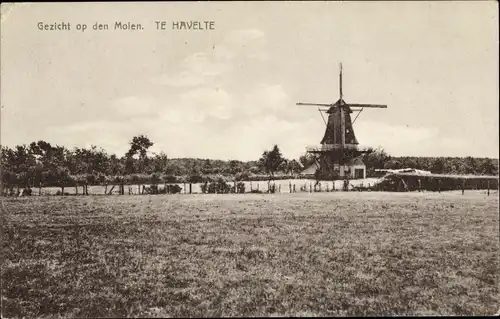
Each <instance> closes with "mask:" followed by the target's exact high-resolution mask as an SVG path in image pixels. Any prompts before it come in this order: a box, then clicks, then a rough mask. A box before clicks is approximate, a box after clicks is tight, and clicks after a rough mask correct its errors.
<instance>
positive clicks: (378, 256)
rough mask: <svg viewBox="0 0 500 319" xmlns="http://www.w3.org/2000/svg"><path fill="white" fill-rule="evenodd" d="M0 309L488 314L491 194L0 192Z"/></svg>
mask: <svg viewBox="0 0 500 319" xmlns="http://www.w3.org/2000/svg"><path fill="white" fill-rule="evenodd" d="M1 200H2V202H1V205H2V206H1V207H2V226H1V227H2V228H1V230H2V234H1V236H2V261H1V263H2V264H1V270H2V274H1V280H2V291H1V296H2V309H1V311H2V316H3V317H6V318H12V317H42V318H51V317H133V316H141V317H188V316H190V317H192V316H194V317H200V316H208V317H215V316H355V315H357V316H367V315H491V314H494V313H495V312H496V311H497V310H498V308H499V306H500V291H499V282H500V280H499V266H500V263H499V255H500V248H499V221H498V218H499V214H498V194H496V193H495V194H493V195H492V196H486V193H485V192H484V191H468V192H466V193H465V195H461V193H460V192H445V193H430V192H426V193H382V192H377V193H374V192H369V193H366V192H364V193H358V192H336V193H296V194H287V193H282V194H274V195H270V194H230V195H153V196H148V195H145V196H79V197H77V196H68V197H53V196H47V197H45V196H42V197H31V198H30V197H26V198H3V199H1Z"/></svg>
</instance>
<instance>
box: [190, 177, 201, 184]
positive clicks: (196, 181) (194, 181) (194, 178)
mask: <svg viewBox="0 0 500 319" xmlns="http://www.w3.org/2000/svg"><path fill="white" fill-rule="evenodd" d="M188 182H189V183H193V184H197V183H203V182H204V178H203V176H201V175H191V176H189V178H188Z"/></svg>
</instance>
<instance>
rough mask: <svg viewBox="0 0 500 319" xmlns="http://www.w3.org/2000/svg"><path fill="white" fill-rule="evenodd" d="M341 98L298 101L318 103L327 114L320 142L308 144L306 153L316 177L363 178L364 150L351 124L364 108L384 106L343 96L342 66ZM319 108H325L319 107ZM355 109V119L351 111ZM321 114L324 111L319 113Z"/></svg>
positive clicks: (364, 172) (315, 104) (364, 169)
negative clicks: (311, 157) (353, 101)
mask: <svg viewBox="0 0 500 319" xmlns="http://www.w3.org/2000/svg"><path fill="white" fill-rule="evenodd" d="M339 76H340V81H339V82H340V90H339V91H340V98H339V100H338V101H337V102H335V103H333V104H323V103H297V105H312V106H317V107H318V110H319V111H320V112H325V113H326V114H328V118H327V120H325V119H324V118H323V120H324V121H325V124H326V130H325V134H324V136H323V139H322V140H321V142H320V145H318V146H313V147H307V152H308V153H311V154H314V156H315V159H316V167H317V174H318V175H317V177H319V178H320V179H338V178H349V179H351V178H366V166H365V165H364V163H363V161H362V160H361V158H360V155H361V154H363V153H364V152H366V151H367V149H364V148H362V147H360V146H359V143H358V140H357V138H356V135H355V134H354V128H353V124H354V123H355V121H356V119H357V118H358V116H359V115H360V113H361V111H363V109H364V108H387V106H386V105H379V104H350V103H346V102H345V101H344V99H343V96H342V65H341V67H340V75H339ZM319 107H328V108H327V109H320V108H319ZM354 112H357V114H356V116H355V118H354V120H353V119H352V117H351V114H353V113H354ZM321 115H322V116H323V113H321Z"/></svg>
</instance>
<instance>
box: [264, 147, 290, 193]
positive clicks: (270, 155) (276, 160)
mask: <svg viewBox="0 0 500 319" xmlns="http://www.w3.org/2000/svg"><path fill="white" fill-rule="evenodd" d="M284 163H285V159H284V158H283V155H282V154H281V151H280V149H279V147H278V145H274V147H273V149H272V150H271V151H265V152H264V153H262V156H261V158H260V159H259V166H260V167H261V168H262V169H263V170H264V171H265V172H266V174H267V175H268V176H269V180H268V182H267V184H268V186H269V185H270V184H271V180H274V175H275V173H276V172H277V171H278V170H279V169H280V168H282V165H283V164H284Z"/></svg>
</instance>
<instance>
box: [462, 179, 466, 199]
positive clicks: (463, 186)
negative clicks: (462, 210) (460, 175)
mask: <svg viewBox="0 0 500 319" xmlns="http://www.w3.org/2000/svg"><path fill="white" fill-rule="evenodd" d="M464 193H465V179H464V180H462V195H463V194H464Z"/></svg>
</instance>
